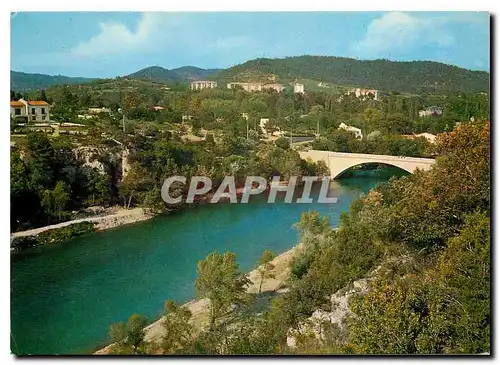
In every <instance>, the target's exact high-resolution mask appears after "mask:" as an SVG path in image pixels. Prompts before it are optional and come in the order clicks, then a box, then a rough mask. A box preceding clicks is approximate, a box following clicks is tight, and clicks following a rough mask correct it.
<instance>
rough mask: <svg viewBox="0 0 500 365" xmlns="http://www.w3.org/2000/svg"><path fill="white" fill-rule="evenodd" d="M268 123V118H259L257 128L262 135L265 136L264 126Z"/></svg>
mask: <svg viewBox="0 0 500 365" xmlns="http://www.w3.org/2000/svg"><path fill="white" fill-rule="evenodd" d="M268 122H269V118H260V122H259V127H260V129H261V131H262V133H264V134H267V130H266V124H267V123H268Z"/></svg>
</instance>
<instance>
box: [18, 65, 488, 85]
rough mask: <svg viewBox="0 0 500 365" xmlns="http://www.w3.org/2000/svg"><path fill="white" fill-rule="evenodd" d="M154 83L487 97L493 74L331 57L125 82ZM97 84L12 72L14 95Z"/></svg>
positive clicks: (152, 70) (155, 71)
mask: <svg viewBox="0 0 500 365" xmlns="http://www.w3.org/2000/svg"><path fill="white" fill-rule="evenodd" d="M126 77H129V78H133V79H138V80H149V81H154V82H164V83H172V82H191V81H196V80H202V79H209V80H217V81H219V82H220V84H221V85H222V84H223V83H224V82H226V81H259V80H266V81H269V80H276V82H292V81H294V80H296V79H309V80H316V81H317V82H320V81H322V82H327V83H332V84H337V85H347V86H357V87H364V88H374V89H378V90H383V91H396V92H407V93H417V94H418V93H426V92H488V91H489V89H490V74H489V73H488V72H486V71H471V70H467V69H464V68H460V67H457V66H453V65H447V64H444V63H439V62H433V61H411V62H399V61H388V60H356V59H353V58H343V57H330V56H298V57H287V58H277V59H269V58H257V59H254V60H250V61H247V62H244V63H242V64H239V65H236V66H233V67H230V68H227V69H203V68H200V67H195V66H183V67H178V68H174V69H171V70H169V69H166V68H163V67H160V66H151V67H146V68H143V69H141V70H139V71H136V72H134V73H131V74H130V75H128V76H126ZM93 80H98V79H94V78H86V77H66V76H51V75H43V74H29V73H24V72H16V71H11V89H12V90H15V91H27V90H34V89H44V88H47V87H50V86H53V85H61V84H81V83H89V82H92V81H93Z"/></svg>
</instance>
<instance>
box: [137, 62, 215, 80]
mask: <svg viewBox="0 0 500 365" xmlns="http://www.w3.org/2000/svg"><path fill="white" fill-rule="evenodd" d="M218 71H220V70H219V69H204V68H199V67H194V66H184V67H179V68H174V69H172V70H167V69H166V68H163V67H160V66H151V67H146V68H143V69H142V70H139V71H137V72H134V73H133V74H130V75H128V77H131V78H134V79H140V80H151V81H156V82H187V81H196V80H201V79H204V78H206V77H207V76H210V75H213V74H214V73H217V72H218Z"/></svg>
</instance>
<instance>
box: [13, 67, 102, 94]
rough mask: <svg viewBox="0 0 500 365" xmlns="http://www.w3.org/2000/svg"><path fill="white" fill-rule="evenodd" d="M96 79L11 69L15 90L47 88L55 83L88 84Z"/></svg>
mask: <svg viewBox="0 0 500 365" xmlns="http://www.w3.org/2000/svg"><path fill="white" fill-rule="evenodd" d="M93 80H96V79H95V78H90V77H68V76H62V75H56V76H53V75H45V74H32V73H26V72H18V71H10V88H11V89H12V90H15V91H20V92H23V91H29V90H39V89H46V88H48V87H50V86H54V85H73V84H86V83H89V82H92V81H93Z"/></svg>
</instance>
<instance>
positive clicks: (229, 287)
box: [196, 252, 249, 331]
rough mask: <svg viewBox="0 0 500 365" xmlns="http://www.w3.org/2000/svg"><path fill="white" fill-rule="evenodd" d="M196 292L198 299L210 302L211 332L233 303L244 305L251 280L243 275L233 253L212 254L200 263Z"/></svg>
mask: <svg viewBox="0 0 500 365" xmlns="http://www.w3.org/2000/svg"><path fill="white" fill-rule="evenodd" d="M197 273H198V277H197V278H196V291H197V296H198V298H207V299H209V300H210V314H209V315H210V330H211V331H213V330H214V329H215V325H216V320H217V319H218V318H220V317H222V316H223V315H224V314H226V313H227V311H228V310H229V307H230V306H231V304H233V303H244V302H245V300H246V286H247V285H248V284H249V280H248V278H247V276H246V275H241V274H240V272H239V271H238V264H237V263H236V255H235V254H234V253H232V252H225V253H224V254H218V253H217V252H212V253H211V254H209V255H208V256H207V257H206V258H205V259H204V260H201V261H199V262H198V269H197Z"/></svg>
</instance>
